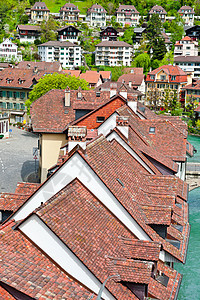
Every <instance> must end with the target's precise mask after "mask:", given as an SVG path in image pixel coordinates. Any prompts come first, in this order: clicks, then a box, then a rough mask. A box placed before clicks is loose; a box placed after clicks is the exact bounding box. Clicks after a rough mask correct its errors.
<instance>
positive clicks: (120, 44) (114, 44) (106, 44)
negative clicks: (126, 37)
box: [95, 41, 133, 48]
mask: <svg viewBox="0 0 200 300" xmlns="http://www.w3.org/2000/svg"><path fill="white" fill-rule="evenodd" d="M95 47H131V48H132V47H133V46H132V45H130V44H128V43H125V42H123V41H103V42H101V43H99V44H97V45H95Z"/></svg>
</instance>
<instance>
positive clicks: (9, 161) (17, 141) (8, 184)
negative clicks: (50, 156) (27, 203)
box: [0, 127, 38, 193]
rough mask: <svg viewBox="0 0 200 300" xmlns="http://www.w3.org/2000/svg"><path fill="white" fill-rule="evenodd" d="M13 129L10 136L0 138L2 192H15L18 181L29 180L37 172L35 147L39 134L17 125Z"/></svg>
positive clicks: (0, 184) (0, 183) (0, 186)
mask: <svg viewBox="0 0 200 300" xmlns="http://www.w3.org/2000/svg"><path fill="white" fill-rule="evenodd" d="M11 129H12V133H11V135H10V138H8V139H2V140H0V192H7V193H14V192H15V188H16V185H17V182H19V181H25V182H26V181H28V178H29V176H30V175H31V174H33V173H34V172H35V161H34V159H33V147H37V145H38V136H37V135H35V134H33V133H30V132H27V131H24V130H22V129H18V128H15V127H11ZM37 168H38V160H37Z"/></svg>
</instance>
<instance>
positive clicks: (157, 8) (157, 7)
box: [149, 5, 167, 15]
mask: <svg viewBox="0 0 200 300" xmlns="http://www.w3.org/2000/svg"><path fill="white" fill-rule="evenodd" d="M155 12H159V13H160V14H162V15H166V14H167V12H166V10H165V9H164V8H163V7H162V6H160V5H154V6H153V7H152V8H151V10H150V11H149V14H154V13H155Z"/></svg>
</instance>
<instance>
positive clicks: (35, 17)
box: [31, 2, 50, 23]
mask: <svg viewBox="0 0 200 300" xmlns="http://www.w3.org/2000/svg"><path fill="white" fill-rule="evenodd" d="M49 13H50V10H49V9H48V8H47V6H46V4H45V2H35V4H34V5H33V7H32V8H31V21H33V22H34V23H41V22H42V21H48V19H49Z"/></svg>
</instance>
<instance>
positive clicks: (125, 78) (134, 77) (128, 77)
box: [117, 73, 144, 86]
mask: <svg viewBox="0 0 200 300" xmlns="http://www.w3.org/2000/svg"><path fill="white" fill-rule="evenodd" d="M117 81H118V82H125V83H126V84H129V82H131V83H132V85H133V86H140V85H141V84H142V82H143V81H144V75H143V74H141V75H138V74H133V73H129V74H123V75H121V76H120V77H119V78H118V80H117Z"/></svg>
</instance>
